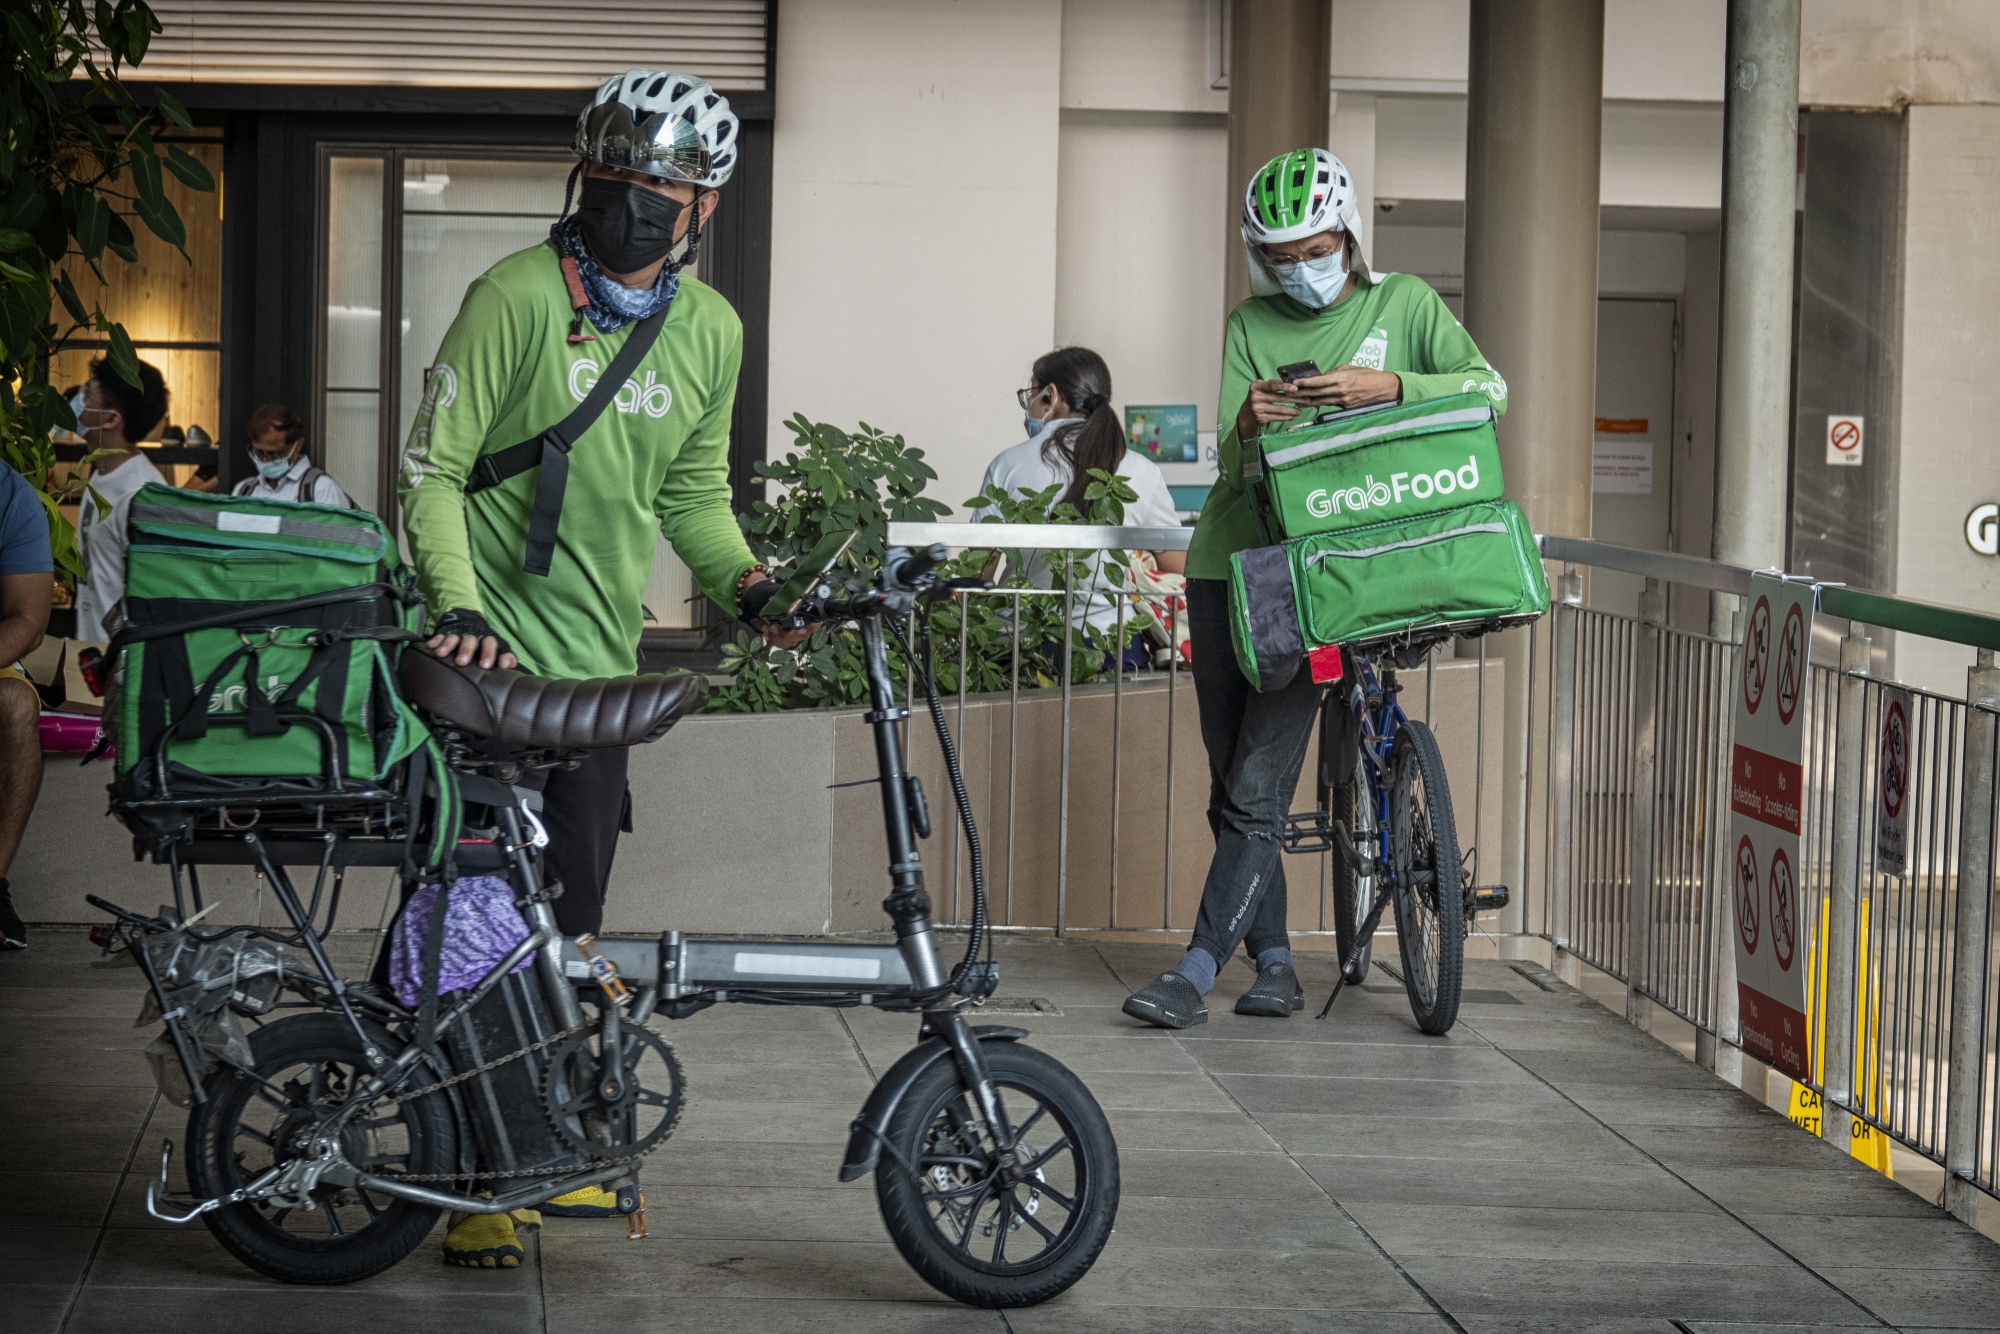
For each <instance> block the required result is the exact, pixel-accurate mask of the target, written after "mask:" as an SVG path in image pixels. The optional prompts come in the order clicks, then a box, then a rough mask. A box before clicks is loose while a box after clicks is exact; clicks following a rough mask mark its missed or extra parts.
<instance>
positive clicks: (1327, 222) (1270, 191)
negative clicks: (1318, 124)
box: [1243, 148, 1372, 296]
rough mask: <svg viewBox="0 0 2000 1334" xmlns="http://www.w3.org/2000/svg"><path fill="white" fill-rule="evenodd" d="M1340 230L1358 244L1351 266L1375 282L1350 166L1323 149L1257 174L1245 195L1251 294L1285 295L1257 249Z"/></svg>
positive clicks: (1283, 159) (1289, 156)
mask: <svg viewBox="0 0 2000 1334" xmlns="http://www.w3.org/2000/svg"><path fill="white" fill-rule="evenodd" d="M1335 227H1339V228H1342V229H1344V230H1345V231H1346V232H1347V234H1348V235H1349V236H1351V237H1353V238H1354V241H1355V246H1354V250H1353V254H1352V257H1351V259H1350V263H1352V265H1353V267H1354V270H1355V272H1356V273H1357V274H1359V275H1360V276H1361V278H1362V279H1363V280H1364V281H1372V279H1371V278H1370V275H1369V273H1368V262H1367V261H1366V260H1365V259H1363V258H1362V256H1361V248H1360V242H1361V208H1360V197H1359V195H1358V194H1357V193H1356V192H1355V189H1354V178H1353V177H1352V176H1351V175H1349V174H1348V170H1347V164H1346V163H1344V162H1342V161H1341V160H1340V159H1339V158H1337V157H1335V156H1334V155H1333V154H1331V153H1329V152H1327V151H1326V150H1325V149H1324V148H1299V149H1294V150H1293V151H1291V152H1289V153H1280V154H1279V155H1278V156H1277V157H1274V158H1272V159H1271V160H1270V161H1269V162H1266V163H1265V164H1264V165H1263V166H1262V167H1260V168H1258V170H1257V174H1256V175H1255V176H1252V177H1251V178H1250V187H1249V189H1247V190H1245V191H1244V192H1243V250H1244V253H1245V255H1246V256H1247V257H1248V259H1249V261H1250V291H1251V292H1252V294H1254V295H1256V296H1272V295H1274V294H1276V293H1277V292H1278V291H1279V290H1280V289H1279V287H1278V281H1277V279H1275V278H1273V277H1272V276H1271V272H1270V270H1269V269H1268V268H1267V267H1266V266H1265V264H1264V260H1263V256H1262V255H1261V254H1259V253H1258V247H1259V246H1264V245H1269V244H1271V243H1273V242H1276V241H1298V240H1302V239H1304V238H1305V237H1308V236H1317V235H1319V234H1320V233H1321V232H1324V231H1330V230H1332V229H1333V228H1335Z"/></svg>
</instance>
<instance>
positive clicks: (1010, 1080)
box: [875, 1042, 1118, 1310]
mask: <svg viewBox="0 0 2000 1334" xmlns="http://www.w3.org/2000/svg"><path fill="white" fill-rule="evenodd" d="M980 1054H981V1055H982V1056H983V1057H984V1058H985V1061H986V1069H987V1073H988V1075H989V1077H990V1078H991V1079H992V1080H993V1081H994V1083H995V1084H996V1085H997V1086H998V1088H999V1091H1000V1094H1001V1097H1002V1099H1003V1101H1005V1102H1006V1105H1007V1109H1008V1115H1009V1119H1010V1120H1012V1119H1015V1108H1016V1107H1018V1106H1021V1105H1023V1104H1024V1101H1025V1100H1024V1099H1022V1098H1021V1097H1020V1092H1026V1093H1028V1094H1030V1095H1032V1096H1034V1097H1035V1098H1037V1099H1039V1100H1040V1101H1041V1102H1042V1103H1044V1104H1045V1105H1047V1106H1048V1107H1050V1108H1051V1109H1052V1111H1053V1112H1054V1114H1055V1115H1056V1116H1057V1117H1059V1118H1060V1119H1061V1123H1062V1124H1063V1127H1064V1129H1065V1130H1066V1132H1067V1133H1068V1134H1069V1135H1070V1136H1071V1137H1073V1142H1074V1143H1075V1145H1076V1147H1077V1149H1078V1151H1079V1153H1078V1158H1079V1164H1078V1165H1079V1172H1078V1175H1080V1176H1081V1177H1082V1183H1081V1185H1082V1188H1081V1191H1080V1192H1079V1193H1078V1196H1077V1199H1076V1202H1077V1208H1076V1210H1075V1213H1074V1217H1075V1225H1074V1226H1073V1227H1071V1228H1070V1229H1069V1230H1067V1231H1065V1232H1061V1233H1058V1237H1059V1244H1058V1245H1055V1246H1052V1247H1050V1248H1049V1249H1048V1250H1047V1251H1046V1252H1044V1253H1042V1254H1040V1255H1037V1256H1035V1257H1034V1260H1033V1263H1032V1265H1031V1266H1030V1267H1028V1268H1027V1269H1026V1271H1025V1272H1016V1273H996V1272H993V1270H992V1268H991V1267H990V1266H988V1265H985V1264H982V1263H981V1262H978V1261H974V1260H971V1259H970V1257H966V1256H961V1255H959V1254H958V1253H957V1252H956V1251H955V1250H954V1248H953V1247H952V1246H950V1245H949V1244H948V1242H947V1241H946V1239H945V1238H944V1237H943V1236H942V1235H941V1234H940V1232H939V1231H938V1228H937V1227H936V1226H935V1225H934V1224H933V1223H932V1221H931V1216H930V1213H929V1211H928V1209H927V1208H926V1207H925V1203H924V1197H923V1195H922V1193H921V1191H920V1189H919V1183H918V1181H917V1180H916V1179H914V1178H913V1177H912V1176H911V1174H910V1173H909V1172H907V1171H905V1170H904V1168H903V1164H905V1163H911V1164H914V1163H916V1162H917V1161H918V1158H919V1156H920V1155H921V1153H922V1148H923V1139H924V1133H925V1131H926V1129H927V1127H929V1126H930V1124H931V1122H932V1121H933V1120H934V1119H935V1118H937V1117H938V1116H940V1115H942V1114H943V1113H944V1111H945V1109H946V1108H947V1107H948V1106H949V1105H950V1104H951V1103H952V1102H953V1101H954V1100H955V1099H957V1098H960V1097H967V1098H969V1096H970V1095H969V1094H967V1092H966V1090H965V1085H964V1081H963V1079H962V1078H961V1077H960V1075H959V1072H958V1064H957V1062H956V1061H954V1060H952V1059H950V1058H949V1057H947V1058H946V1059H944V1060H940V1061H936V1062H934V1063H932V1064H931V1065H930V1066H929V1067H928V1068H927V1069H925V1070H924V1072H923V1073H922V1074H920V1075H918V1076H917V1079H916V1082H915V1083H913V1084H912V1085H911V1086H910V1089H909V1092H908V1093H906V1094H905V1095H904V1096H903V1100H902V1102H900V1103H899V1104H898V1105H897V1107H896V1111H895V1113H894V1114H893V1115H892V1116H891V1117H890V1118H889V1125H888V1129H887V1133H886V1135H885V1136H884V1138H885V1140H886V1141H887V1143H886V1144H885V1146H884V1149H883V1153H882V1159H881V1162H880V1163H879V1165H878V1166H877V1167H876V1170H875V1197H876V1200H877V1202H878V1203H879V1204H880V1205H881V1209H882V1222H883V1224H884V1226H886V1227H887V1228H888V1230H889V1236H890V1239H891V1240H893V1241H894V1242H895V1243H896V1249H897V1250H899V1251H901V1252H902V1253H903V1258H904V1259H905V1260H907V1261H909V1263H910V1267H911V1268H912V1269H914V1270H916V1271H917V1274H918V1276H919V1277H921V1278H922V1279H923V1280H924V1282H926V1283H928V1284H930V1285H931V1286H932V1287H933V1288H936V1289H937V1290H938V1291H939V1292H941V1293H943V1294H944V1295H945V1296H947V1297H950V1298H952V1299H953V1300H955V1301H960V1302H964V1303H965V1304H966V1305H968V1306H978V1307H984V1308H986V1309H988V1310H993V1309H999V1308H1006V1307H1017V1306H1034V1305H1037V1304H1039V1303H1041V1302H1045V1301H1048V1300H1049V1299H1050V1298H1051V1297H1055V1296H1057V1295H1059V1294H1061V1293H1063V1292H1065V1291H1067V1290H1068V1289H1069V1287H1070V1286H1071V1285H1072V1284H1074V1283H1075V1282H1076V1281H1077V1280H1078V1279H1080V1278H1082V1277H1083V1276H1084V1275H1085V1274H1087V1273H1089V1272H1090V1267H1091V1266H1092V1265H1094V1264H1096V1263H1097V1257H1098V1255H1099V1253H1100V1252H1102V1251H1103V1249H1104V1244H1105V1243H1106V1242H1107V1241H1109V1240H1110V1239H1111V1229H1112V1225H1113V1224H1114V1223H1115V1222H1116V1221H1117V1217H1118V1145H1117V1143H1116V1141H1114V1140H1113V1139H1112V1136H1111V1125H1110V1123H1109V1122H1108V1121H1106V1120H1105V1117H1104V1111H1103V1109H1102V1108H1100V1107H1099V1106H1098V1105H1097V1099H1096V1098H1094V1097H1092V1096H1091V1094H1090V1090H1089V1089H1087V1088H1085V1087H1084V1085H1083V1081H1082V1080H1080V1079H1078V1078H1077V1077H1076V1076H1075V1075H1074V1074H1072V1073H1071V1072H1070V1070H1069V1068H1068V1067H1067V1066H1065V1065H1064V1064H1063V1063H1062V1062H1061V1061H1058V1060H1057V1059H1056V1058H1055V1057H1053V1056H1050V1055H1049V1054H1048V1053H1047V1052H1043V1051H1038V1050H1036V1049H1035V1048H1033V1047H1024V1046H1022V1045H1020V1044H1019V1043H1017V1042H986V1043H982V1044H980ZM1012 1091H1019V1092H1015V1095H1014V1096H1013V1097H1011V1098H1010V1097H1009V1096H1008V1094H1009V1093H1010V1092H1012Z"/></svg>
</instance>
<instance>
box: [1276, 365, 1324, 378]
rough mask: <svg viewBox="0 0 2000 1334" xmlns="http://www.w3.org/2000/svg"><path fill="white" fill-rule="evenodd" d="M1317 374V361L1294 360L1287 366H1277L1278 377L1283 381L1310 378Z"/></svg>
mask: <svg viewBox="0 0 2000 1334" xmlns="http://www.w3.org/2000/svg"><path fill="white" fill-rule="evenodd" d="M1318 374H1319V363H1318V362H1317V361H1311V360H1307V361H1295V362H1293V363H1292V364H1291V365H1289V366H1280V367H1278V378H1279V379H1280V380H1285V381H1288V382H1289V381H1294V380H1310V379H1311V378H1312V377H1313V376H1315V375H1318Z"/></svg>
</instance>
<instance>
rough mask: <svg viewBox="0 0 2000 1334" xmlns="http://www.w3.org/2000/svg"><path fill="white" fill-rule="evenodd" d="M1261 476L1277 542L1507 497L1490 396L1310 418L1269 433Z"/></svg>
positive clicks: (1258, 482) (1457, 397)
mask: <svg viewBox="0 0 2000 1334" xmlns="http://www.w3.org/2000/svg"><path fill="white" fill-rule="evenodd" d="M1260 445H1261V449H1260V450H1259V451H1258V452H1259V453H1260V454H1261V456H1262V457H1261V467H1262V476H1261V478H1253V479H1252V481H1253V484H1255V485H1258V486H1259V487H1260V488H1261V489H1262V491H1263V492H1264V496H1263V504H1264V508H1265V510H1266V512H1267V513H1268V514H1269V515H1270V516H1271V519H1272V524H1273V527H1274V529H1275V531H1274V532H1273V533H1272V536H1273V537H1279V538H1292V537H1307V536H1310V535H1312V534H1314V533H1330V532H1337V531H1340V530H1342V529H1346V528H1358V527H1361V526H1363V525H1366V524H1376V523H1383V522H1386V521H1388V520H1391V519H1407V518H1414V517H1416V516H1418V515H1423V514H1435V513H1437V512H1438V511H1439V510H1446V509H1453V508H1456V507H1457V506H1460V505H1470V504H1475V503H1478V502H1481V501H1492V500H1498V499H1500V493H1501V485H1500V452H1499V447H1498V445H1497V444H1496V442H1495V439H1494V435H1493V405H1492V404H1491V403H1490V402H1488V401H1487V399H1486V396H1485V395H1484V394H1458V395H1455V396H1454V397H1451V398H1435V399H1431V400H1429V401H1427V402H1423V403H1401V404H1397V405H1396V406H1394V407H1388V408H1363V409H1361V410H1359V411H1353V412H1336V413H1323V414H1321V415H1320V416H1318V417H1316V418H1305V417H1302V418H1300V419H1299V421H1298V422H1296V423H1294V424H1293V425H1292V426H1291V427H1290V428H1289V429H1287V430H1282V431H1271V430H1269V429H1268V428H1267V429H1266V432H1265V434H1264V436H1263V437H1262V439H1261V441H1260Z"/></svg>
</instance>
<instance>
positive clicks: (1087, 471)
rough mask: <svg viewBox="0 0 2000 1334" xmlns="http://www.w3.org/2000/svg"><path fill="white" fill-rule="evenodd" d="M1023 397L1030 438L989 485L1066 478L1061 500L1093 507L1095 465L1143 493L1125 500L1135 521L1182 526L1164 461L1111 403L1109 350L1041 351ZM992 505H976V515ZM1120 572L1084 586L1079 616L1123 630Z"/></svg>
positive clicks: (1044, 574) (1168, 565) (1170, 557)
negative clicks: (1130, 432)
mask: <svg viewBox="0 0 2000 1334" xmlns="http://www.w3.org/2000/svg"><path fill="white" fill-rule="evenodd" d="M1017 397H1018V398H1019V399H1020V403H1021V407H1022V409H1023V411H1024V412H1025V413H1026V425H1027V428H1028V438H1027V439H1026V440H1023V441H1022V442H1021V443H1020V444H1018V445H1015V446H1014V447H1013V448H1012V449H1007V450H1003V451H1001V453H1000V455H999V457H997V458H995V459H994V460H993V462H992V463H990V464H988V465H987V468H986V484H985V487H984V488H982V491H983V490H984V489H986V488H991V487H998V488H1000V490H1002V491H1004V492H1006V493H1007V494H1009V495H1012V496H1023V495H1031V494H1033V493H1035V492H1038V491H1046V490H1047V489H1048V488H1049V487H1051V486H1058V485H1059V486H1061V487H1062V488H1063V490H1062V494H1061V495H1060V496H1059V497H1058V498H1057V502H1056V503H1057V504H1069V505H1072V506H1074V507H1075V508H1076V509H1077V511H1078V512H1079V513H1087V507H1086V505H1085V503H1084V499H1083V494H1084V492H1085V491H1086V490H1088V489H1089V487H1090V483H1091V476H1090V475H1091V473H1092V472H1093V471H1095V472H1107V473H1116V474H1117V475H1118V476H1120V477H1122V478H1124V479H1125V481H1126V483H1127V484H1128V485H1129V486H1130V487H1131V488H1132V489H1133V490H1134V491H1136V492H1138V495H1139V498H1138V499H1137V500H1136V501H1134V502H1132V503H1131V504H1128V505H1127V506H1126V507H1125V523H1126V524H1127V525H1128V526H1130V527H1143V528H1178V527H1180V526H1181V519H1180V515H1179V514H1178V513H1177V512H1176V511H1175V509H1174V499H1173V495H1172V493H1171V492H1169V491H1168V490H1167V479H1166V477H1165V476H1164V475H1163V474H1162V473H1161V472H1160V468H1159V465H1158V464H1156V463H1154V462H1153V461H1152V460H1151V459H1149V458H1147V457H1146V456H1145V455H1143V454H1137V453H1134V452H1133V451H1132V450H1130V449H1128V448H1126V446H1125V429H1124V427H1123V425H1122V424H1121V423H1120V422H1119V419H1118V413H1117V410H1116V409H1114V408H1113V407H1112V406H1111V368H1110V367H1109V366H1106V365H1105V364H1104V358H1103V357H1100V356H1098V355H1097V354H1096V353H1095V352H1093V351H1091V350H1090V349H1089V348H1087V347H1059V348H1057V349H1056V350H1055V351H1053V352H1050V353H1047V354H1045V355H1044V356H1041V357H1038V358H1036V360H1035V365H1034V369H1033V371H1032V373H1031V375H1030V380H1029V385H1028V387H1027V388H1026V389H1023V390H1020V391H1019V392H1018V394H1017ZM986 512H987V511H986V510H983V509H982V510H975V511H974V514H973V517H974V518H978V517H979V516H980V515H982V514H984V513H986ZM1152 556H1153V559H1154V561H1155V562H1156V563H1157V564H1158V565H1159V568H1160V569H1161V570H1163V571H1166V572H1168V573H1171V574H1178V573H1180V570H1181V567H1182V565H1183V564H1184V563H1185V562H1186V558H1187V553H1186V552H1184V551H1156V552H1153V553H1152ZM1029 574H1030V577H1031V578H1033V579H1034V580H1035V582H1036V583H1038V584H1044V585H1047V584H1048V582H1049V578H1050V576H1049V571H1048V566H1047V563H1046V562H1044V561H1042V560H1040V559H1037V560H1036V561H1034V562H1033V565H1032V567H1031V568H1030V570H1029ZM1118 574H1119V572H1118V571H1115V570H1113V571H1100V572H1099V573H1098V574H1097V575H1096V576H1095V577H1094V578H1092V579H1091V581H1090V583H1089V585H1088V586H1087V587H1080V588H1078V589H1077V605H1076V612H1075V615H1074V618H1073V621H1072V624H1074V625H1075V626H1077V627H1081V626H1083V625H1085V624H1088V625H1090V626H1092V627H1093V628H1095V629H1097V630H1100V631H1102V632H1104V633H1106V634H1115V633H1116V631H1117V622H1118V604H1117V602H1116V601H1115V595H1116V594H1117V593H1118V591H1119V590H1120V589H1121V588H1122V587H1123V584H1122V583H1120V582H1119V581H1118V578H1117V576H1118ZM1131 618H1132V613H1131V612H1130V611H1129V610H1128V611H1127V613H1126V619H1127V620H1128V622H1129V621H1130V619H1131ZM1144 656H1145V655H1144V653H1143V652H1141V653H1139V655H1138V659H1139V660H1140V661H1143V659H1144Z"/></svg>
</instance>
